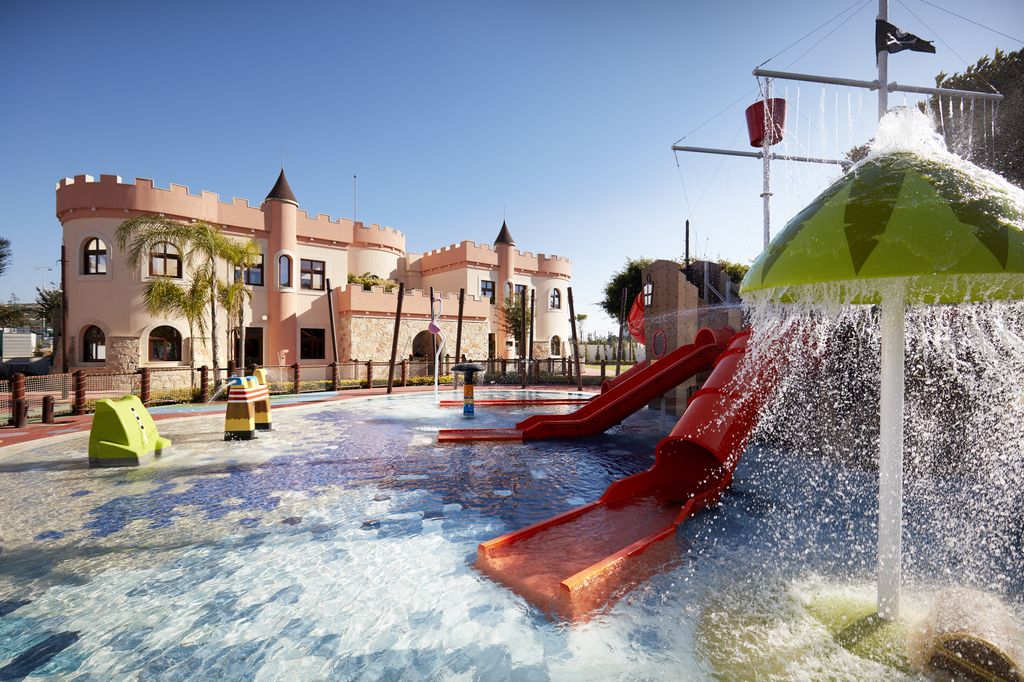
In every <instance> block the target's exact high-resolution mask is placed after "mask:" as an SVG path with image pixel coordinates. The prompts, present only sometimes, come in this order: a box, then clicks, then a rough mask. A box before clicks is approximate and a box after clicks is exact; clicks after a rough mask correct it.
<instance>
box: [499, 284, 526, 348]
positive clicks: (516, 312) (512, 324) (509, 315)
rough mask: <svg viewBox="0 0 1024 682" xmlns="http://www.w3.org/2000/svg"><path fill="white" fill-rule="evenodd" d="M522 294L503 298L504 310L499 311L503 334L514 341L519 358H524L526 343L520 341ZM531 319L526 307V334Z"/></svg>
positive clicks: (521, 331)
mask: <svg viewBox="0 0 1024 682" xmlns="http://www.w3.org/2000/svg"><path fill="white" fill-rule="evenodd" d="M522 299H523V295H522V294H518V293H517V294H514V295H512V296H506V297H505V306H504V310H502V311H501V322H502V327H503V328H504V330H505V333H506V334H508V335H509V336H511V337H512V338H514V339H515V340H516V348H518V349H519V357H526V355H527V352H524V351H525V350H526V341H528V339H527V340H524V339H521V338H520V337H521V336H522V333H523V309H522V303H521V301H522ZM532 325H533V319H532V318H531V317H530V306H529V305H527V306H526V333H527V334H529V333H530V328H531V326H532Z"/></svg>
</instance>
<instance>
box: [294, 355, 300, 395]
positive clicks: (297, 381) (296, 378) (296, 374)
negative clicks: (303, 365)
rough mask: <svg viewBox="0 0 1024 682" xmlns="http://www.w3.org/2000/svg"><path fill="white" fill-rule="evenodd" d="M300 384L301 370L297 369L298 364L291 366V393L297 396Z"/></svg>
mask: <svg viewBox="0 0 1024 682" xmlns="http://www.w3.org/2000/svg"><path fill="white" fill-rule="evenodd" d="M301 383H302V370H300V369H299V363H297V362H296V363H294V364H293V365H292V393H295V394H298V393H301V392H302V391H300V390H299V386H300V384H301Z"/></svg>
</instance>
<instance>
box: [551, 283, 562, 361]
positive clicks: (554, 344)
mask: <svg viewBox="0 0 1024 682" xmlns="http://www.w3.org/2000/svg"><path fill="white" fill-rule="evenodd" d="M555 291H558V290H557V289H556V290H555ZM561 354H562V339H560V338H558V337H557V336H552V337H551V355H553V356H559V355H561Z"/></svg>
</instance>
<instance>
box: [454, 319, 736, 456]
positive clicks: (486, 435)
mask: <svg viewBox="0 0 1024 682" xmlns="http://www.w3.org/2000/svg"><path fill="white" fill-rule="evenodd" d="M732 334H733V330H732V329H730V328H729V327H723V328H722V329H715V330H712V329H707V328H703V329H701V330H700V331H698V332H697V336H696V337H694V340H693V343H691V344H688V345H685V346H680V347H679V348H677V349H675V350H674V351H672V352H671V353H669V354H668V355H666V356H665V357H664V358H662V359H660V360H658V361H657V362H652V363H648V364H645V365H644V366H642V367H640V369H636V370H635V371H633V370H631V371H630V372H627V373H625V374H622V375H621V376H619V377H618V378H617V380H616V382H615V383H614V384H613V385H611V387H610V388H609V389H608V390H607V391H605V392H604V393H602V394H601V395H599V396H596V397H594V398H591V399H590V400H588V401H587V403H586V404H585V405H584V406H583V407H581V408H580V409H578V410H576V411H575V412H572V413H571V414H535V415H533V416H531V417H528V418H527V419H524V420H523V421H521V422H519V423H518V424H516V426H515V428H514V429H441V430H440V431H438V434H437V441H438V442H439V443H446V442H466V441H484V440H492V441H508V440H540V439H544V438H578V437H581V436H593V435H595V434H598V433H601V432H603V431H605V430H607V429H609V428H611V427H612V426H615V425H616V424H618V423H620V422H621V421H622V420H623V419H625V418H626V417H628V416H629V415H631V414H633V413H634V412H636V411H637V410H639V409H640V408H642V407H643V406H644V405H646V404H647V403H649V402H651V401H652V400H655V399H656V398H658V397H659V396H661V395H664V394H665V393H667V392H668V391H670V390H672V389H673V388H675V387H676V386H678V385H679V384H681V383H683V382H684V381H686V380H687V379H689V378H690V377H692V376H694V375H695V374H699V373H700V372H705V371H707V370H709V369H711V366H712V364H713V363H714V361H715V356H717V355H718V354H719V353H720V352H721V351H722V348H723V347H724V344H725V342H726V340H728V338H729V337H730V336H732Z"/></svg>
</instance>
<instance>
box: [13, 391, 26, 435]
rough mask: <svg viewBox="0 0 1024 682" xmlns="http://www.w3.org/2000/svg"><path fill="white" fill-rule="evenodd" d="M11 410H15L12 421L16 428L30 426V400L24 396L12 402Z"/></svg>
mask: <svg viewBox="0 0 1024 682" xmlns="http://www.w3.org/2000/svg"><path fill="white" fill-rule="evenodd" d="M11 410H12V412H13V414H12V416H11V423H12V424H14V428H16V429H23V428H25V427H26V426H28V401H27V400H25V399H24V398H18V399H17V400H15V401H14V402H13V403H11Z"/></svg>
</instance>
